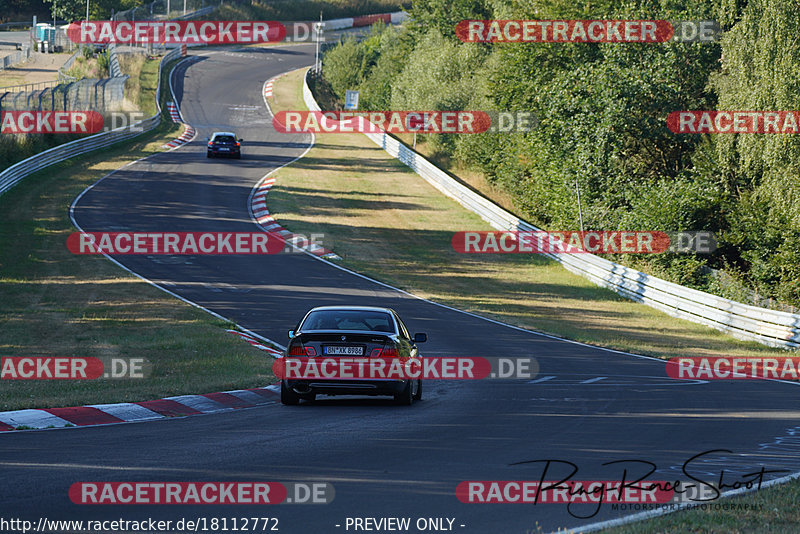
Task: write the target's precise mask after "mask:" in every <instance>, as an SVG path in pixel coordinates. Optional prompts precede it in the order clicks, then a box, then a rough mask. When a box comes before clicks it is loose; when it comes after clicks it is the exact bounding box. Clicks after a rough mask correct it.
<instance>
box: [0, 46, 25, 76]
mask: <svg viewBox="0 0 800 534" xmlns="http://www.w3.org/2000/svg"><path fill="white" fill-rule="evenodd" d="M30 57H31V47H30V46H23V47H22V50H17V51H16V52H14V53H12V54H9V55H7V56H5V57H4V58H2V59H0V70H5V69H7V68H9V67H13V66H14V65H16V64H17V63H22V62H23V61H27V60H28V58H30Z"/></svg>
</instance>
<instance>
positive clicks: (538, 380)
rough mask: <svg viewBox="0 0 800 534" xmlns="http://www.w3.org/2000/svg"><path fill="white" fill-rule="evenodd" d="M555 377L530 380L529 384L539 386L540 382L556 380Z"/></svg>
mask: <svg viewBox="0 0 800 534" xmlns="http://www.w3.org/2000/svg"><path fill="white" fill-rule="evenodd" d="M554 378H555V376H544V377H542V378H537V379H536V380H529V381H528V384H538V383H539V382H547V381H548V380H552V379H554Z"/></svg>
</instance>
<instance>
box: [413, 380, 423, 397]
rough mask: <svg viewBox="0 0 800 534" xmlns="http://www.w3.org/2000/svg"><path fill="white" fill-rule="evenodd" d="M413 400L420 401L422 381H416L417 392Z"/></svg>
mask: <svg viewBox="0 0 800 534" xmlns="http://www.w3.org/2000/svg"><path fill="white" fill-rule="evenodd" d="M414 400H422V380H421V379H420V380H417V392H416V393H414Z"/></svg>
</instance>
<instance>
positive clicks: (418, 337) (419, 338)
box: [414, 332, 428, 343]
mask: <svg viewBox="0 0 800 534" xmlns="http://www.w3.org/2000/svg"><path fill="white" fill-rule="evenodd" d="M426 341H428V334H423V333H422V332H419V333H417V334H414V343H425V342H426Z"/></svg>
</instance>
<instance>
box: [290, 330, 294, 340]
mask: <svg viewBox="0 0 800 534" xmlns="http://www.w3.org/2000/svg"><path fill="white" fill-rule="evenodd" d="M293 337H294V330H289V339H292V338H293Z"/></svg>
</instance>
